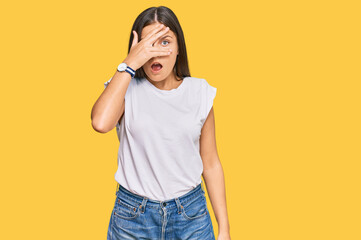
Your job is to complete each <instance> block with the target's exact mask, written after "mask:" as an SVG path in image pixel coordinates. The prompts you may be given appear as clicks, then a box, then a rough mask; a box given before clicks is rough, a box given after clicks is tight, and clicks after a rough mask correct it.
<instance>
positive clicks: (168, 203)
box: [116, 181, 205, 209]
mask: <svg viewBox="0 0 361 240" xmlns="http://www.w3.org/2000/svg"><path fill="white" fill-rule="evenodd" d="M202 183H203V181H202V182H201V183H200V184H198V185H197V186H196V187H195V188H194V189H192V190H191V191H189V192H187V193H185V194H183V195H182V196H180V197H177V198H173V199H170V200H165V201H158V200H154V199H150V198H148V197H143V196H140V195H137V194H135V193H132V192H130V191H129V190H127V189H126V188H124V187H123V186H122V185H120V184H119V183H117V185H118V189H117V192H116V195H117V196H118V197H119V198H125V199H127V200H128V201H132V202H133V203H134V204H135V205H139V206H140V205H142V206H143V207H145V206H146V207H150V208H155V209H158V208H160V207H161V208H167V209H170V208H174V207H179V206H181V205H186V204H187V203H188V202H191V201H192V200H194V199H195V198H197V197H199V196H200V195H204V194H205V191H204V190H203V186H202Z"/></svg>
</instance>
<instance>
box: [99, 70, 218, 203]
mask: <svg viewBox="0 0 361 240" xmlns="http://www.w3.org/2000/svg"><path fill="white" fill-rule="evenodd" d="M110 81H111V79H109V80H108V81H107V82H105V83H104V85H105V87H106V86H107V85H108V84H109V82H110ZM216 91H217V88H215V87H212V86H211V85H209V84H208V82H207V81H206V80H205V79H201V78H195V77H185V78H184V79H183V82H182V83H181V85H179V86H178V88H175V89H171V90H162V89H159V88H157V87H156V86H154V85H153V84H152V83H151V82H149V81H148V80H147V79H146V78H132V79H131V81H130V83H129V86H128V89H127V91H126V94H125V109H124V116H122V118H121V121H120V124H119V123H117V125H116V130H117V135H118V138H119V142H120V145H119V150H118V169H117V171H116V173H115V180H116V181H117V182H118V183H119V184H120V185H122V186H123V187H124V188H126V189H127V190H129V191H130V192H133V193H135V194H138V195H140V196H143V197H147V198H149V199H153V200H157V201H165V200H170V199H173V198H176V197H180V196H181V195H183V194H185V193H187V192H189V191H190V190H192V189H193V188H195V187H196V186H197V185H198V184H200V183H201V180H202V178H201V176H202V172H203V163H202V159H201V156H200V151H199V138H200V134H201V129H202V126H203V124H204V122H205V120H206V119H207V116H208V113H209V111H210V110H211V108H212V105H213V99H214V98H215V96H216Z"/></svg>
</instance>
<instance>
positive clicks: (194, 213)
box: [181, 194, 208, 220]
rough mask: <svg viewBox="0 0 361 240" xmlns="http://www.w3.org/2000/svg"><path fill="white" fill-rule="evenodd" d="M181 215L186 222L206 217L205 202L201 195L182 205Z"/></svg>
mask: <svg viewBox="0 0 361 240" xmlns="http://www.w3.org/2000/svg"><path fill="white" fill-rule="evenodd" d="M181 208H182V215H183V217H184V218H185V219H187V220H193V219H197V218H200V217H203V216H206V215H207V212H208V211H207V210H208V209H207V200H206V197H205V196H204V195H203V194H202V195H200V196H199V197H197V198H196V199H193V200H192V201H191V202H188V203H186V204H185V205H184V206H183V205H182V207H181Z"/></svg>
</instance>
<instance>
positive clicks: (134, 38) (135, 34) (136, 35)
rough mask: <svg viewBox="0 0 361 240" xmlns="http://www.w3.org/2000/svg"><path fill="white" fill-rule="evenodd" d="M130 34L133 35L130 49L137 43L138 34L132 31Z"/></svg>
mask: <svg viewBox="0 0 361 240" xmlns="http://www.w3.org/2000/svg"><path fill="white" fill-rule="evenodd" d="M132 33H133V42H132V47H133V46H134V45H135V44H137V43H138V34H137V32H136V31H134V30H133V31H132Z"/></svg>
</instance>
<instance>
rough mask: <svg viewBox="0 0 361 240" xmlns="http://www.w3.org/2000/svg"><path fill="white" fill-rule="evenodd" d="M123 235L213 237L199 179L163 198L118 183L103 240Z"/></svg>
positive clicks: (157, 238) (157, 239)
mask: <svg viewBox="0 0 361 240" xmlns="http://www.w3.org/2000/svg"><path fill="white" fill-rule="evenodd" d="M124 239H150V240H153V239H154V240H168V239H169V240H170V239H172V240H174V239H177V240H178V239H179V240H187V239H189V240H191V239H193V240H196V239H197V240H215V237H214V230H213V225H212V221H211V218H210V215H209V211H208V208H207V201H206V197H205V191H204V190H203V188H202V183H201V184H199V185H198V186H197V187H196V188H194V189H192V190H191V191H189V192H188V193H185V194H184V195H182V196H180V197H178V198H174V199H171V200H167V201H157V200H153V199H149V198H147V197H142V196H139V195H136V194H134V193H132V192H130V191H128V190H127V189H125V188H124V187H122V186H121V185H120V184H118V189H117V191H116V199H115V204H114V208H113V211H112V214H111V217H110V222H109V227H108V233H107V240H124Z"/></svg>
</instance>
